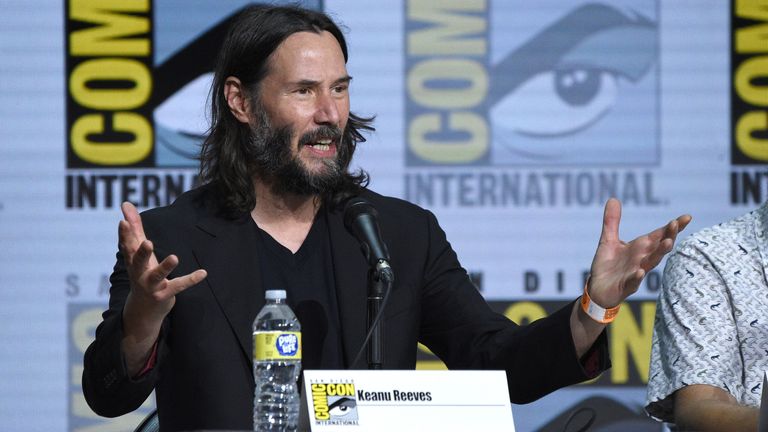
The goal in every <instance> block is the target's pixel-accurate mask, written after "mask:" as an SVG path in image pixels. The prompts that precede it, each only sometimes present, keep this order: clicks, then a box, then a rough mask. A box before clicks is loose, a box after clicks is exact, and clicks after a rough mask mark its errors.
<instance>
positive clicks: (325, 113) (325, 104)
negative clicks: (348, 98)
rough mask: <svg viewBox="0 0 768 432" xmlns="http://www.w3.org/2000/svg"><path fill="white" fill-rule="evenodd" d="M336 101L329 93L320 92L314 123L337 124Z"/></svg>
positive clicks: (337, 111) (337, 110)
mask: <svg viewBox="0 0 768 432" xmlns="http://www.w3.org/2000/svg"><path fill="white" fill-rule="evenodd" d="M336 103H337V101H336V99H334V98H333V97H332V96H331V95H330V94H329V93H321V94H320V95H319V96H318V98H317V106H316V109H315V123H317V124H319V125H331V126H338V125H339V109H338V107H337V105H336Z"/></svg>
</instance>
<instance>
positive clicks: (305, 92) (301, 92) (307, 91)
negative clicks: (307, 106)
mask: <svg viewBox="0 0 768 432" xmlns="http://www.w3.org/2000/svg"><path fill="white" fill-rule="evenodd" d="M296 93H298V94H301V95H305V94H309V89H308V88H300V89H298V90H296Z"/></svg>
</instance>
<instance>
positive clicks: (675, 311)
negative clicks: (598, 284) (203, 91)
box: [645, 203, 768, 422]
mask: <svg viewBox="0 0 768 432" xmlns="http://www.w3.org/2000/svg"><path fill="white" fill-rule="evenodd" d="M766 236H768V203H766V204H763V205H762V206H761V207H760V208H758V209H757V210H754V211H752V212H750V213H748V214H746V215H743V216H741V217H739V218H736V219H734V220H731V221H729V222H726V223H722V224H719V225H716V226H714V227H711V228H707V229H704V230H702V231H700V232H698V233H696V234H694V235H692V236H690V237H689V238H687V239H686V240H685V241H683V242H681V243H680V245H679V246H678V247H677V248H676V249H675V251H674V253H673V254H672V255H671V256H670V257H669V260H668V261H667V265H666V267H665V268H664V279H663V289H662V291H661V294H660V295H659V301H658V304H657V307H656V322H655V325H654V330H653V348H652V350H651V367H650V371H649V380H648V394H647V400H646V404H647V405H646V408H645V409H646V411H647V412H648V413H649V414H650V415H651V416H653V417H655V418H657V419H659V420H662V421H668V422H672V421H674V412H673V410H674V400H673V398H672V397H671V396H672V395H673V393H674V392H675V391H677V390H679V389H680V388H682V387H685V386H687V385H691V384H708V385H711V386H715V387H720V388H722V389H723V390H725V391H727V392H729V393H730V394H732V395H733V396H734V397H735V398H736V400H738V401H739V403H741V404H743V405H749V406H759V405H760V395H761V393H762V388H761V387H762V377H763V372H764V371H766V370H768V282H767V281H766V277H767V273H766V269H767V268H768V238H766Z"/></svg>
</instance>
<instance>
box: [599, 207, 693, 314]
mask: <svg viewBox="0 0 768 432" xmlns="http://www.w3.org/2000/svg"><path fill="white" fill-rule="evenodd" d="M620 220H621V203H620V202H619V201H618V200H617V199H615V198H611V199H610V200H608V202H607V203H606V204H605V212H604V213H603V230H602V233H601V234H600V243H599V244H598V246H597V252H595V257H594V258H593V259H592V267H591V275H590V279H589V286H588V292H589V297H590V298H591V299H592V301H593V302H594V303H596V304H597V305H599V306H602V307H603V308H606V309H608V308H612V307H614V306H617V305H619V304H620V303H621V302H622V301H624V299H626V298H627V297H629V296H630V295H631V294H633V293H634V292H635V291H637V288H638V287H639V286H640V282H641V281H642V280H643V277H645V275H646V274H647V273H648V272H649V271H650V270H651V269H653V268H654V267H656V266H657V265H658V264H659V262H660V261H661V259H662V258H663V257H664V255H666V254H667V252H669V251H671V250H672V247H673V246H674V243H675V238H676V237H677V234H678V233H679V232H680V231H682V230H683V229H685V227H686V226H687V225H688V223H689V222H690V221H691V216H690V215H683V216H680V217H678V218H677V219H673V220H672V221H671V222H669V223H668V224H666V225H665V226H663V227H660V228H657V229H655V230H653V231H651V232H649V233H648V234H645V235H642V236H640V237H638V238H636V239H634V240H632V241H630V242H629V243H627V242H624V241H621V240H620V239H619V222H620Z"/></svg>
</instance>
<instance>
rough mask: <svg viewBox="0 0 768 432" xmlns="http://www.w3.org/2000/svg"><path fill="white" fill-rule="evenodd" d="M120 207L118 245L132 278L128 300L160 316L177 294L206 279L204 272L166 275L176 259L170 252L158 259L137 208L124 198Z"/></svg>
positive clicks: (171, 306) (169, 308)
mask: <svg viewBox="0 0 768 432" xmlns="http://www.w3.org/2000/svg"><path fill="white" fill-rule="evenodd" d="M121 210H122V212H123V217H124V218H125V219H124V220H121V221H120V223H119V225H118V235H119V238H120V242H119V247H120V252H121V253H122V254H123V258H124V259H125V264H126V268H127V271H128V277H129V278H130V281H131V293H130V296H131V297H133V298H132V299H131V300H132V301H134V302H137V303H138V304H140V305H141V306H142V310H143V312H144V313H146V314H148V315H149V314H151V315H155V317H160V318H161V319H162V318H164V317H165V315H167V314H168V312H170V310H171V308H173V305H174V303H175V301H176V294H178V293H180V292H181V291H184V290H185V289H187V288H189V287H190V286H192V285H195V284H197V283H199V282H200V281H202V280H203V279H205V277H206V272H205V270H196V271H194V272H192V273H190V274H187V275H184V276H180V277H177V278H174V279H168V275H169V274H170V273H171V272H172V271H173V269H175V268H176V266H177V265H178V264H179V259H178V258H177V257H176V256H175V255H169V256H168V257H166V258H165V259H164V260H163V261H162V262H160V263H158V261H157V258H156V257H155V254H154V249H153V245H152V242H151V241H149V240H147V237H146V236H145V234H144V227H143V225H142V223H141V217H140V216H139V213H138V211H137V210H136V208H135V207H134V206H133V204H131V203H128V202H125V203H123V204H122V206H121Z"/></svg>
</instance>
